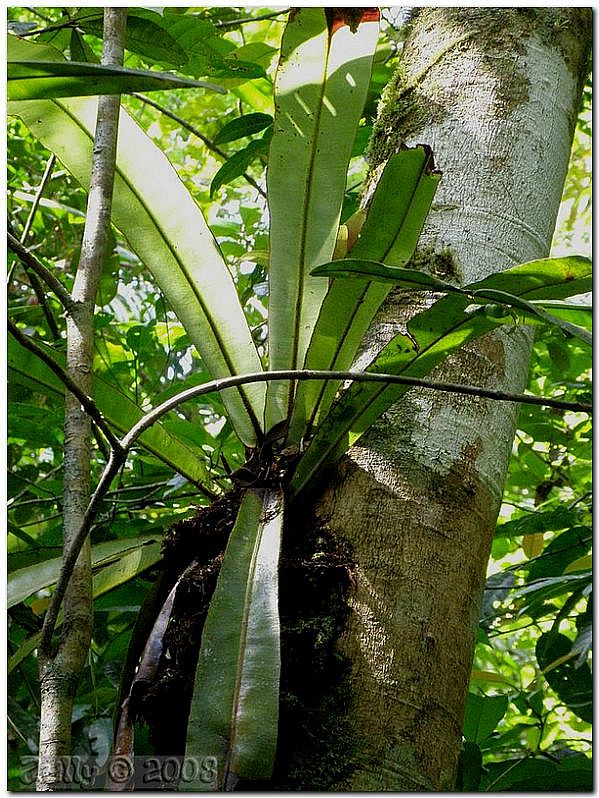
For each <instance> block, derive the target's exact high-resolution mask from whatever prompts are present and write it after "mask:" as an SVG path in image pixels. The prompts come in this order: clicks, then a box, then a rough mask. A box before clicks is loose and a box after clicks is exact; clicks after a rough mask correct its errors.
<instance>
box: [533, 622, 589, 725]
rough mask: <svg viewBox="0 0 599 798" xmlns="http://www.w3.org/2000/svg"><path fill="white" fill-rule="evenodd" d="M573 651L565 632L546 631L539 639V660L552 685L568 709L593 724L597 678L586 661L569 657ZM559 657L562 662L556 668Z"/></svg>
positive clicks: (537, 650)
mask: <svg viewBox="0 0 599 798" xmlns="http://www.w3.org/2000/svg"><path fill="white" fill-rule="evenodd" d="M571 651H572V641H571V640H569V639H568V638H567V637H566V636H565V635H562V634H553V633H552V632H546V633H545V634H542V635H541V636H540V637H539V639H538V640H537V645H536V655H537V661H538V663H539V667H540V668H541V670H542V671H543V674H544V676H545V678H546V679H547V681H548V682H549V685H550V686H551V688H552V689H553V690H555V692H556V693H557V695H558V696H559V698H560V699H561V700H562V701H563V702H564V704H566V706H567V707H568V709H571V710H572V712H574V714H575V715H578V717H579V718H581V720H584V721H586V722H587V723H592V722H593V677H592V675H591V671H590V668H589V666H588V665H587V663H586V662H582V663H580V664H578V663H575V662H574V659H573V658H570V659H568V658H567V655H568V654H570V653H571ZM558 660H562V661H561V663H560V664H558V665H557V666H556V667H553V668H552V667H551V665H552V664H553V663H554V662H557V661H558Z"/></svg>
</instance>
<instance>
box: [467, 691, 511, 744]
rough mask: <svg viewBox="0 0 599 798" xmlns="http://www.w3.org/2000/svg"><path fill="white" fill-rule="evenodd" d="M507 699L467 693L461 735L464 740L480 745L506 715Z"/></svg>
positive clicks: (503, 696)
mask: <svg viewBox="0 0 599 798" xmlns="http://www.w3.org/2000/svg"><path fill="white" fill-rule="evenodd" d="M507 705H508V697H507V696H505V695H493V696H484V695H479V694H478V693H468V699H467V701H466V714H465V716H464V726H463V733H464V737H465V738H466V740H468V741H469V742H472V743H481V742H482V741H483V740H486V738H487V737H489V736H490V735H491V734H492V732H493V731H494V730H495V728H496V726H497V724H498V723H499V721H500V720H501V719H502V718H503V716H504V715H505V713H506V710H507Z"/></svg>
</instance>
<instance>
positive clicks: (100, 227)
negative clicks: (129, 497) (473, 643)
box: [37, 8, 127, 791]
mask: <svg viewBox="0 0 599 798" xmlns="http://www.w3.org/2000/svg"><path fill="white" fill-rule="evenodd" d="M126 18H127V11H126V9H125V8H118V9H110V8H107V9H106V10H105V12H104V49H103V56H102V63H104V64H122V62H123V49H124V42H125V24H126ZM119 105H120V98H119V96H117V95H113V96H107V97H100V99H99V103H98V117H97V123H96V135H95V142H94V151H93V157H92V174H91V181H90V190H89V197H88V204H87V215H86V222H85V230H84V234H83V242H82V246H81V256H80V260H79V265H78V268H77V274H76V276H75V282H74V286H73V293H72V305H71V306H70V307H69V313H68V316H67V355H66V361H67V371H68V372H69V374H70V376H71V377H72V379H73V380H74V381H75V382H76V383H77V385H78V387H79V388H80V389H81V391H83V392H84V393H85V394H87V395H91V394H92V367H93V342H94V328H93V317H94V304H95V297H96V293H97V290H98V285H99V281H100V276H101V273H102V264H103V259H104V253H105V249H106V239H107V233H108V230H109V227H110V210H111V203H112V186H113V181H114V166H115V157H116V138H117V127H118V116H119ZM64 430H65V432H64V496H63V508H64V522H63V550H64V553H65V556H66V553H67V552H68V550H69V547H70V545H71V542H72V539H73V537H74V536H75V534H76V533H77V530H78V529H79V527H80V526H81V523H82V520H83V516H84V514H85V510H86V507H87V503H88V501H89V493H90V439H91V427H90V418H89V416H88V414H87V412H86V411H85V410H84V408H83V407H82V406H81V404H80V401H79V399H77V397H76V396H74V395H73V394H72V393H70V392H67V393H66V395H65V427H64ZM92 624H93V603H92V582H91V563H90V545H89V541H88V542H86V544H85V545H84V546H83V548H82V550H81V553H80V555H79V558H78V559H77V562H76V564H75V566H74V568H73V571H72V573H71V578H70V582H69V586H68V588H67V590H66V593H65V599H64V620H63V626H62V633H61V636H60V641H59V644H58V649H57V651H56V652H54V651H53V650H52V641H51V636H50V638H49V639H48V637H47V636H45V637H43V638H42V644H41V645H40V650H39V667H40V689H41V710H40V742H39V765H38V777H37V790H38V791H48V790H54V789H57V788H60V781H61V776H62V773H63V772H64V771H63V768H62V767H61V758H63V757H66V756H68V755H69V753H70V740H71V715H72V709H73V700H74V697H75V693H76V689H77V682H78V679H79V678H80V674H81V672H82V670H83V669H84V667H85V664H86V662H87V657H88V652H89V646H90V641H91V634H92Z"/></svg>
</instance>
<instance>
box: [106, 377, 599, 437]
mask: <svg viewBox="0 0 599 798" xmlns="http://www.w3.org/2000/svg"><path fill="white" fill-rule="evenodd" d="M271 380H298V381H301V380H353V381H355V382H385V383H388V384H389V385H394V384H395V385H411V386H415V387H419V388H430V389H432V390H436V391H445V392H448V393H459V394H465V395H467V396H478V397H480V398H483V399H494V400H496V401H501V402H516V403H522V404H531V405H540V406H541V407H554V408H556V409H558V410H571V411H574V412H581V413H589V414H592V412H593V406H592V404H588V403H587V402H567V401H564V400H561V399H551V398H549V397H543V396H532V395H530V394H519V393H509V392H506V391H498V390H492V389H490V388H480V387H478V386H475V385H461V384H459V383H451V382H438V381H436V380H427V379H422V378H420V377H408V376H404V375H401V374H380V373H376V372H369V371H324V370H309V369H289V370H283V371H264V372H256V373H254V374H242V375H239V376H235V377H226V378H223V379H219V380H213V381H212V382H207V383H204V384H203V385H196V386H194V387H193V388H188V389H187V390H185V391H181V392H180V393H178V394H176V395H175V396H172V397H171V398H170V399H167V400H166V401H165V402H163V403H162V404H161V405H158V406H157V407H155V408H153V409H152V410H150V411H149V412H148V413H147V414H146V415H145V416H144V417H143V418H142V419H140V421H138V423H137V424H136V425H135V426H134V427H132V428H131V430H130V431H129V432H128V433H127V434H126V435H125V436H124V438H122V439H121V445H122V447H123V449H125V450H126V449H128V448H130V447H131V446H132V444H133V443H134V442H135V441H136V440H137V438H138V437H139V436H140V435H141V434H142V433H143V432H145V430H146V429H147V428H148V427H150V426H152V424H154V422H155V421H157V420H158V419H159V418H160V417H161V416H163V415H164V414H165V413H167V412H168V411H169V410H172V409H174V408H175V407H177V406H178V405H180V404H182V403H183V402H186V401H187V400H188V399H194V398H197V397H198V396H203V395H204V394H206V393H212V392H216V391H219V392H220V391H224V390H226V389H227V388H233V387H236V386H238V385H245V384H249V383H252V382H268V381H271Z"/></svg>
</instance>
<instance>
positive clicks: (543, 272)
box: [290, 257, 591, 494]
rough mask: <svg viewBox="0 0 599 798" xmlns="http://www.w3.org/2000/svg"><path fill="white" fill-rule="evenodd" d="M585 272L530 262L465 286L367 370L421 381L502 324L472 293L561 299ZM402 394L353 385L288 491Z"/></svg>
mask: <svg viewBox="0 0 599 798" xmlns="http://www.w3.org/2000/svg"><path fill="white" fill-rule="evenodd" d="M590 268H591V262H590V260H589V259H588V258H581V257H572V258H557V259H548V260H543V261H533V262H531V263H530V264H522V265H520V266H515V267H514V268H512V269H508V270H506V271H504V272H501V273H499V274H496V275H492V276H490V277H488V278H486V279H485V280H481V281H480V282H478V283H473V284H471V285H469V286H466V287H465V288H464V294H461V293H452V294H449V295H447V296H445V297H443V298H442V299H440V300H438V301H437V302H435V303H434V304H433V305H432V306H431V307H430V308H429V309H428V310H425V311H424V312H422V313H419V314H418V315H416V316H414V318H413V319H412V320H411V321H410V322H409V323H408V334H407V335H403V334H400V335H397V336H396V337H395V338H393V339H392V340H391V341H390V342H389V343H388V344H387V345H386V346H385V347H383V349H382V350H381V352H380V353H379V354H378V355H377V357H376V358H375V359H374V361H373V362H372V363H371V364H370V366H369V367H368V371H378V372H380V373H389V374H404V375H406V376H413V377H425V376H426V375H427V374H429V373H430V371H431V370H432V369H433V367H434V366H436V365H437V364H438V363H440V362H441V361H442V360H444V359H445V358H446V357H447V355H449V354H450V353H451V352H453V351H455V350H456V349H458V348H459V347H461V346H463V344H465V343H466V342H467V341H471V340H473V339H474V338H478V337H479V336H481V335H483V334H484V333H486V332H489V331H491V330H492V329H494V328H496V327H497V326H500V325H501V324H503V323H504V322H505V319H504V318H503V317H499V318H497V317H493V316H489V315H488V314H486V313H485V307H484V306H481V307H479V308H476V307H475V306H473V305H472V303H471V299H470V294H471V293H472V292H473V289H474V290H478V289H480V288H484V289H493V290H495V289H496V286H501V287H502V288H501V289H498V290H502V289H503V287H504V286H505V287H509V288H510V292H511V294H512V295H514V296H515V297H516V298H518V297H520V296H522V297H525V298H526V299H536V298H544V299H545V298H556V299H562V298H565V297H567V296H568V295H570V293H571V292H574V293H578V292H579V291H580V290H585V287H586V286H587V285H588V279H589V275H590ZM511 278H513V279H511ZM543 280H545V281H546V282H545V283H544V282H543ZM350 282H351V281H349V280H348V281H346V283H347V284H349V283H350ZM407 390H408V388H407V387H406V386H402V385H384V384H383V383H381V384H375V383H353V384H352V385H351V386H350V387H349V388H348V389H347V390H346V391H345V393H344V394H343V395H342V396H341V398H340V399H339V400H338V402H337V403H336V404H335V405H334V406H333V407H332V408H331V410H330V411H329V413H328V415H327V416H326V418H324V419H323V420H322V421H321V422H320V424H319V426H318V428H317V430H316V433H315V435H314V438H313V439H312V441H311V443H310V445H309V446H308V448H307V450H306V451H305V453H304V454H303V456H302V458H301V459H300V461H299V463H298V465H297V468H296V471H295V473H294V475H293V477H292V480H291V484H290V488H291V492H292V493H293V494H297V493H299V492H300V491H301V490H303V489H305V487H306V486H307V485H308V484H309V483H310V482H311V481H313V480H314V479H315V478H317V476H318V473H319V472H320V471H321V469H322V468H324V467H326V466H328V465H331V464H332V463H334V462H336V460H337V459H338V458H339V457H340V456H341V455H342V454H343V452H345V451H346V450H347V449H348V448H349V447H350V446H352V445H353V444H354V443H355V442H356V441H357V440H358V438H359V437H360V436H361V435H362V434H363V433H364V432H365V431H366V430H367V429H368V427H370V426H371V424H373V423H374V421H376V419H377V418H378V417H379V416H380V415H381V414H382V413H384V412H385V410H387V408H389V407H390V406H391V405H392V404H393V403H394V402H395V401H396V400H397V399H398V398H399V397H400V396H401V395H402V394H404V393H405V392H406V391H407Z"/></svg>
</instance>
